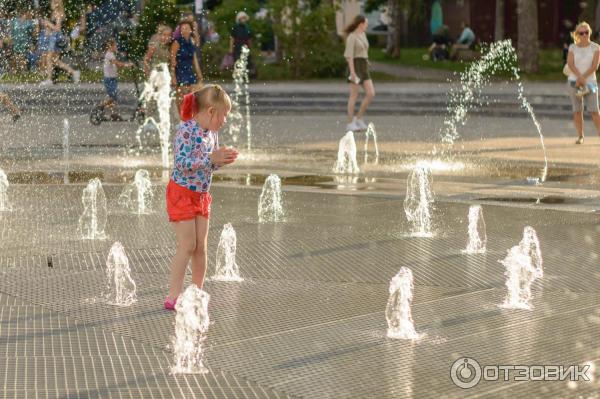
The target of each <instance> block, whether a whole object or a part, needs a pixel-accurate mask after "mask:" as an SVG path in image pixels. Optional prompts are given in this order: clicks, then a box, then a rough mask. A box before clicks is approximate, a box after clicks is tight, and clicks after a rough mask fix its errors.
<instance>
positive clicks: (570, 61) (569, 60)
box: [567, 50, 581, 78]
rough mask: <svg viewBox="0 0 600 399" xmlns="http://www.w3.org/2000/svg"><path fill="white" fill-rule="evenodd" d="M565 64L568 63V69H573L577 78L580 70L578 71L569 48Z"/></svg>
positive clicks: (579, 75) (573, 55)
mask: <svg viewBox="0 0 600 399" xmlns="http://www.w3.org/2000/svg"><path fill="white" fill-rule="evenodd" d="M567 65H569V69H570V70H571V71H573V73H574V74H575V76H576V77H577V78H580V77H581V72H579V69H577V67H576V66H575V54H573V51H571V50H569V54H568V55H567Z"/></svg>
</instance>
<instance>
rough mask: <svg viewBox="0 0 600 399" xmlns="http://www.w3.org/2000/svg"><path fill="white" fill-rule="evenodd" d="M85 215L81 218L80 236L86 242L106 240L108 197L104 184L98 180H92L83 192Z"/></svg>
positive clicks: (82, 199) (82, 200)
mask: <svg viewBox="0 0 600 399" xmlns="http://www.w3.org/2000/svg"><path fill="white" fill-rule="evenodd" d="M81 202H82V203H83V207H84V209H83V214H82V215H81V217H80V218H79V228H78V231H79V235H80V236H81V238H83V239H85V240H102V239H105V238H106V234H105V232H104V229H105V227H106V218H107V210H106V196H105V195H104V189H103V188H102V182H101V181H100V179H98V178H94V179H91V180H90V181H89V183H88V185H87V187H86V188H85V189H84V190H83V195H82V197H81Z"/></svg>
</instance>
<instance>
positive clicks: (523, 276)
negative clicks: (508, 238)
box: [499, 226, 544, 309]
mask: <svg viewBox="0 0 600 399" xmlns="http://www.w3.org/2000/svg"><path fill="white" fill-rule="evenodd" d="M499 262H500V263H501V264H502V265H504V267H505V268H506V272H505V273H504V275H505V276H506V288H507V295H506V299H505V300H504V303H503V304H502V307H504V308H509V309H531V304H530V301H531V298H532V294H531V285H532V284H533V282H534V281H535V280H537V279H538V278H541V277H543V275H544V270H543V267H542V263H543V260H542V251H541V248H540V242H539V240H538V237H537V234H536V232H535V230H534V228H533V227H531V226H527V227H525V229H524V230H523V239H522V240H521V242H520V243H519V245H515V246H514V247H512V248H511V249H510V250H509V251H508V255H507V256H506V258H504V259H503V260H500V261H499Z"/></svg>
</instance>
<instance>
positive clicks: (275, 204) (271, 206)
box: [258, 174, 284, 223]
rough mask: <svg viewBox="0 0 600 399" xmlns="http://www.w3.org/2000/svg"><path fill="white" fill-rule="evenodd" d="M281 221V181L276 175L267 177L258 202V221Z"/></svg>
mask: <svg viewBox="0 0 600 399" xmlns="http://www.w3.org/2000/svg"><path fill="white" fill-rule="evenodd" d="M283 220H284V213H283V202H282V195H281V179H280V178H279V176H277V175H274V174H273V175H269V177H267V179H266V180H265V184H264V185H263V188H262V192H261V194H260V198H259V200H258V221H259V222H260V223H266V222H282V221H283Z"/></svg>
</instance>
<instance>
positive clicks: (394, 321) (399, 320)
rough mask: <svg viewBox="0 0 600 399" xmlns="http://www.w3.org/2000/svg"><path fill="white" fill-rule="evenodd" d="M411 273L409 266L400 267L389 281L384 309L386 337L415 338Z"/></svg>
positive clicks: (416, 336) (416, 335) (417, 336)
mask: <svg viewBox="0 0 600 399" xmlns="http://www.w3.org/2000/svg"><path fill="white" fill-rule="evenodd" d="M413 288H414V286H413V275H412V271H411V270H410V269H409V268H406V267H401V268H400V271H399V272H398V274H396V275H395V276H394V277H393V278H392V280H391V281H390V288H389V291H390V296H389V298H388V302H387V307H386V309H385V318H386V319H387V324H388V329H387V336H388V338H395V339H417V338H419V334H418V333H417V331H416V330H415V325H414V322H413V319H412V311H411V304H412V298H413Z"/></svg>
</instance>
